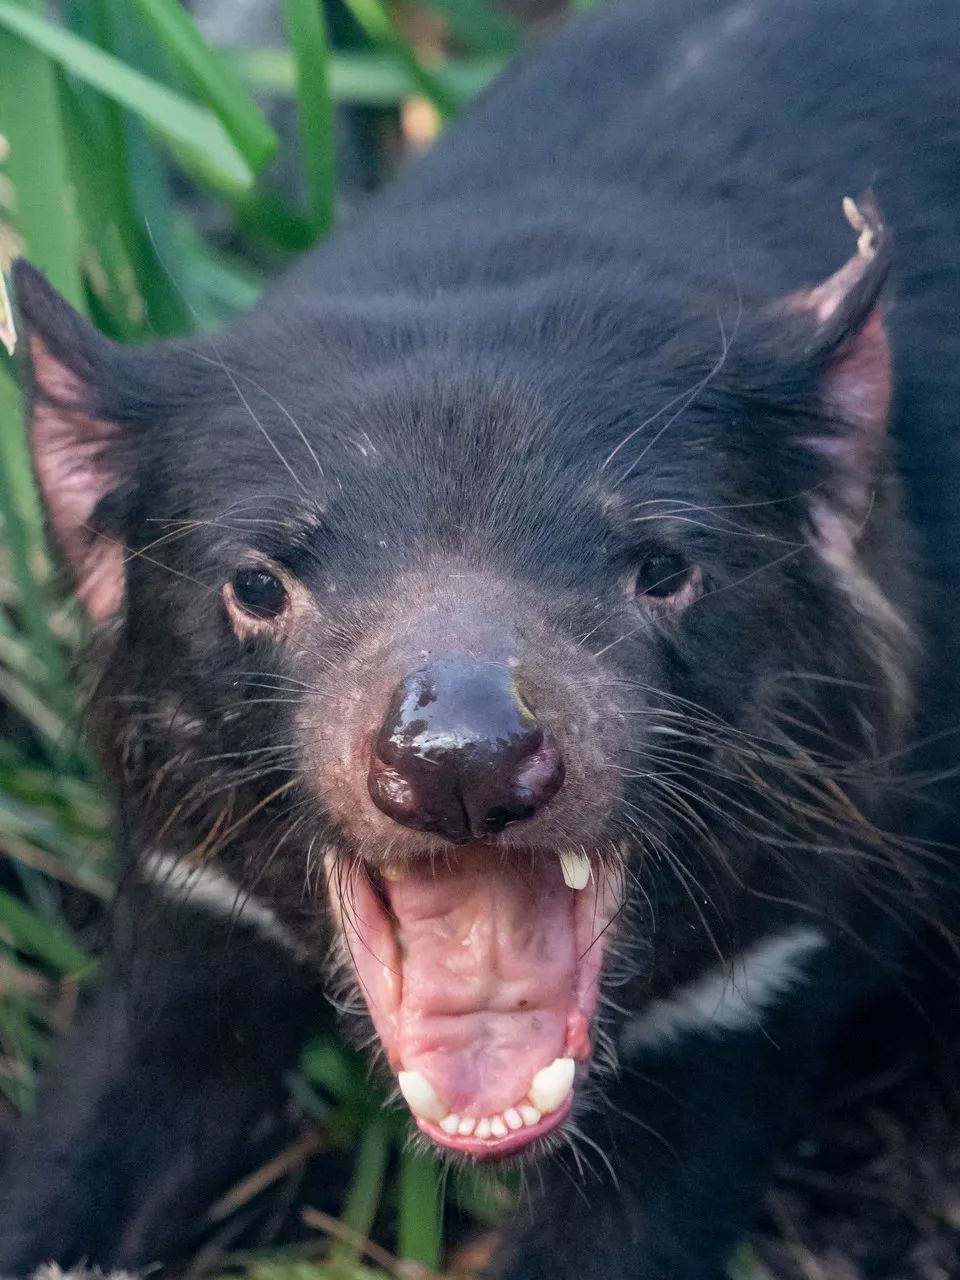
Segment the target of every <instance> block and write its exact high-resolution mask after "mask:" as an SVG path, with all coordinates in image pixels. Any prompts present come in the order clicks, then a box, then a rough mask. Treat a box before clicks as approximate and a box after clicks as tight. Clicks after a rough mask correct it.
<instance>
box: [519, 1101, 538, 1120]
mask: <svg viewBox="0 0 960 1280" xmlns="http://www.w3.org/2000/svg"><path fill="white" fill-rule="evenodd" d="M517 1110H518V1111H519V1112H520V1118H521V1120H522V1121H523V1123H524V1124H527V1125H529V1124H537V1122H538V1121H540V1120H542V1119H543V1117H542V1116H541V1115H540V1112H539V1111H538V1110H537V1108H536V1107H531V1105H530V1103H529V1102H522V1103H521V1104H520V1106H519V1107H518V1108H517Z"/></svg>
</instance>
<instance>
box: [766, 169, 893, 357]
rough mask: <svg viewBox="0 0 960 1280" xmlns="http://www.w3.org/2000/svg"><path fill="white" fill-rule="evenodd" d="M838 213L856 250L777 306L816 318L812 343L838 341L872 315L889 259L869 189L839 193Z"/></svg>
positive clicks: (826, 345)
mask: <svg viewBox="0 0 960 1280" xmlns="http://www.w3.org/2000/svg"><path fill="white" fill-rule="evenodd" d="M843 213H844V216H845V218H846V219H847V222H849V224H850V226H851V227H852V228H853V230H854V231H855V232H856V233H857V250H856V253H854V254H853V256H852V257H850V258H849V259H848V260H847V261H846V262H845V263H844V264H843V266H842V267H841V268H840V269H839V271H835V272H834V273H833V275H832V276H830V277H829V278H828V279H826V280H824V281H823V283H822V284H819V285H816V286H814V287H813V288H810V289H801V290H798V292H797V293H794V294H791V295H790V297H788V298H787V299H786V302H785V304H784V305H783V307H782V309H783V310H785V311H792V312H807V313H808V314H812V316H813V318H814V320H815V322H816V323H815V329H814V332H813V334H812V335H811V346H812V347H814V348H817V347H818V348H820V349H821V350H824V351H828V350H829V349H831V348H832V347H834V346H837V345H842V344H843V343H844V342H845V341H846V340H847V339H848V338H849V337H850V336H851V335H852V334H854V333H855V332H856V331H857V330H858V329H860V328H861V326H863V325H864V324H866V323H867V321H868V320H869V319H870V317H871V316H872V315H874V314H877V309H878V307H879V305H880V301H881V297H882V295H883V291H884V289H885V287H886V284H887V280H888V277H889V274H890V265H891V262H892V260H893V236H892V235H891V233H890V229H889V227H888V226H887V224H886V221H885V220H884V217H883V214H882V213H881V211H880V206H879V205H878V203H877V199H876V196H875V195H874V193H873V192H872V191H871V190H867V191H865V192H864V193H863V194H862V195H860V196H858V197H857V198H856V200H854V199H852V198H851V197H850V196H844V198H843Z"/></svg>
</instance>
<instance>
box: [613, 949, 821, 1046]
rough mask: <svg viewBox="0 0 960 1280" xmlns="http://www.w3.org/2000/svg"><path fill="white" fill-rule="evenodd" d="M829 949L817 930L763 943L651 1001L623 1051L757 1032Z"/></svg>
mask: <svg viewBox="0 0 960 1280" xmlns="http://www.w3.org/2000/svg"><path fill="white" fill-rule="evenodd" d="M826 945H827V939H826V937H825V936H824V934H822V933H821V932H820V931H819V929H807V928H795V929H790V930H788V931H787V932H786V933H779V934H773V935H771V936H770V937H767V938H763V939H762V940H761V941H760V942H757V943H755V944H754V945H753V946H752V947H748V948H747V950H746V951H744V952H742V953H741V954H740V955H739V956H737V957H736V958H735V959H734V960H733V962H732V963H731V964H729V965H725V966H718V967H717V968H715V969H711V970H709V971H708V972H707V973H705V974H702V975H701V976H700V977H699V978H695V979H694V980H693V981H692V982H690V983H687V985H686V986H682V987H678V988H677V989H676V990H675V991H674V992H673V993H672V994H671V995H670V996H668V997H666V998H665V999H661V1000H653V1001H651V1003H650V1004H649V1005H647V1007H646V1009H644V1011H643V1013H641V1014H640V1015H639V1016H638V1017H636V1018H633V1019H631V1020H630V1022H628V1023H627V1024H626V1026H625V1027H624V1029H623V1031H622V1033H621V1046H622V1048H623V1049H624V1051H625V1052H627V1053H629V1052H631V1051H632V1050H635V1049H657V1048H660V1047H661V1046H663V1045H669V1044H675V1043H676V1042H677V1041H678V1040H679V1039H680V1038H681V1037H682V1036H684V1035H706V1036H713V1037H715V1036H718V1035H721V1034H722V1033H723V1032H724V1031H746V1030H750V1029H752V1028H755V1027H758V1026H760V1024H761V1023H762V1021H763V1014H764V1011H765V1010H766V1009H769V1008H770V1006H771V1005H773V1004H776V1002H777V1000H778V999H779V998H780V997H781V996H783V995H785V994H786V993H787V992H788V991H789V990H790V989H791V988H792V987H794V986H796V985H797V983H798V982H802V981H804V977H805V975H804V969H803V965H804V961H806V960H807V959H809V957H810V956H812V955H813V953H814V952H815V951H819V950H820V948H821V947H824V946H826Z"/></svg>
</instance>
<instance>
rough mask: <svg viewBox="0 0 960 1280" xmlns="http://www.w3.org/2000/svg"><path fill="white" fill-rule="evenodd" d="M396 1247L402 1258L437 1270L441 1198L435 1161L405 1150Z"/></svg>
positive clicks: (440, 1232)
mask: <svg viewBox="0 0 960 1280" xmlns="http://www.w3.org/2000/svg"><path fill="white" fill-rule="evenodd" d="M397 1236H398V1238H397V1248H398V1251H399V1254H400V1257H401V1258H404V1259H406V1260H408V1261H411V1262H421V1263H423V1265H424V1266H425V1267H430V1268H431V1270H434V1271H436V1270H437V1268H438V1267H439V1266H440V1252H441V1246H442V1240H443V1200H442V1198H441V1195H440V1178H439V1174H438V1170H437V1164H436V1161H435V1160H433V1159H431V1157H430V1156H425V1155H421V1154H419V1152H415V1151H405V1152H404V1154H403V1163H402V1165H401V1167H400V1218H399V1228H398V1233H397Z"/></svg>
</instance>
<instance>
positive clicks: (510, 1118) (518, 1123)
mask: <svg viewBox="0 0 960 1280" xmlns="http://www.w3.org/2000/svg"><path fill="white" fill-rule="evenodd" d="M503 1118H504V1120H506V1122H507V1127H508V1128H510V1129H522V1128H523V1116H522V1115H521V1114H520V1112H519V1111H518V1110H517V1108H516V1107H507V1109H506V1111H505V1112H504V1113H503ZM539 1118H540V1117H539V1116H538V1117H537V1119H538V1120H539Z"/></svg>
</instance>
